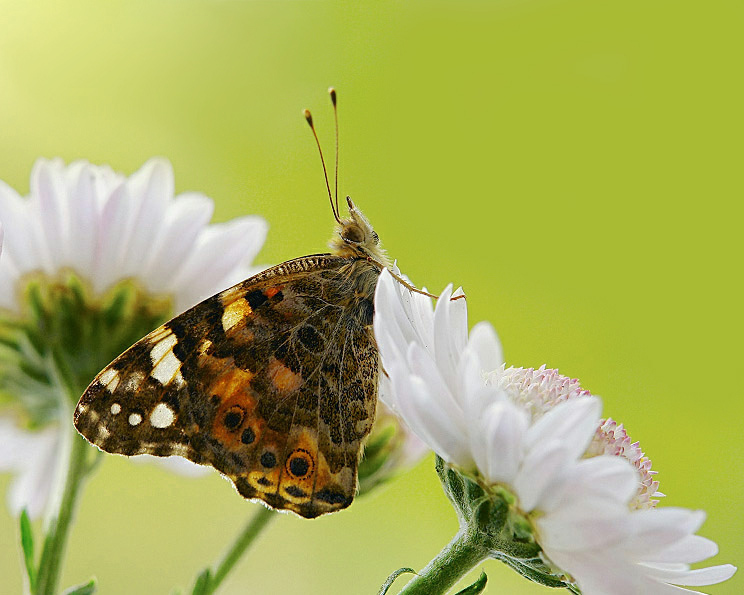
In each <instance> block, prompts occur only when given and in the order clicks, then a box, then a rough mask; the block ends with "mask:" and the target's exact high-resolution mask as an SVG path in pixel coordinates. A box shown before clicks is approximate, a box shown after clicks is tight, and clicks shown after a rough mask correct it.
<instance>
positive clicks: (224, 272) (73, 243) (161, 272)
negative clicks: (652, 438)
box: [0, 158, 268, 517]
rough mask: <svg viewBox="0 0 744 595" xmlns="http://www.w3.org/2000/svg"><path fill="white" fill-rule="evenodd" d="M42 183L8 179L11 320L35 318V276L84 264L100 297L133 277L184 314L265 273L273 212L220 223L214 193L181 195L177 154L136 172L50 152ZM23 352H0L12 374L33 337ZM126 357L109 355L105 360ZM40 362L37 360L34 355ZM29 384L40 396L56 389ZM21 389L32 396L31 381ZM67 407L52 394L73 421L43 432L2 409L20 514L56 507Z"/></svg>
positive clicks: (3, 438)
mask: <svg viewBox="0 0 744 595" xmlns="http://www.w3.org/2000/svg"><path fill="white" fill-rule="evenodd" d="M30 188H31V191H30V195H29V196H28V197H26V198H22V197H21V196H19V194H18V193H17V192H16V191H15V190H13V189H12V188H10V187H9V186H8V185H7V184H5V183H4V182H2V181H0V220H1V221H2V226H0V239H2V234H3V233H4V245H3V252H2V253H1V255H0V312H1V311H4V313H5V315H7V316H9V317H18V316H21V317H22V316H23V312H24V306H25V304H24V303H23V299H24V294H23V289H24V284H25V281H26V279H28V278H30V277H29V276H30V275H36V276H39V275H41V276H43V277H44V278H45V279H49V280H52V281H54V280H58V279H62V277H63V275H64V274H65V273H68V272H73V273H74V274H75V275H76V276H77V277H78V278H80V279H81V280H82V281H83V282H85V283H87V285H88V287H89V289H90V290H91V292H92V298H94V299H95V298H98V297H101V296H103V295H104V294H105V293H106V291H107V290H108V289H110V288H112V287H113V286H115V285H116V284H118V283H119V282H122V281H129V280H131V281H133V282H134V284H135V286H137V287H139V288H141V289H142V291H143V292H144V295H146V296H147V297H151V298H152V299H153V300H158V301H159V302H162V301H163V299H164V298H165V299H166V300H167V301H170V303H172V304H173V312H172V314H174V315H175V314H178V313H180V312H182V311H184V310H186V309H187V308H189V307H190V306H192V305H194V304H196V303H198V302H199V301H200V300H202V299H204V298H206V297H209V296H210V295H213V294H215V293H217V292H218V291H221V290H223V289H225V288H227V287H230V286H231V285H233V284H235V283H236V282H238V281H240V280H242V279H245V278H247V277H249V276H251V275H252V274H254V273H256V272H258V271H259V270H260V267H255V266H254V265H253V264H252V261H253V259H254V257H255V256H256V254H257V253H258V251H259V250H260V249H261V246H262V245H263V242H264V240H265V237H266V233H267V229H268V226H267V224H266V222H265V221H264V219H262V218H260V217H254V216H250V217H241V218H238V219H234V220H232V221H230V222H227V223H218V224H212V225H209V224H208V223H209V220H210V218H211V216H212V211H213V208H214V204H213V202H212V200H211V199H210V198H208V197H206V196H204V195H203V194H200V193H196V192H187V193H183V194H179V195H178V196H174V179H173V170H172V167H171V165H170V163H169V162H168V161H167V160H165V159H158V158H156V159H151V160H150V161H148V162H147V163H145V165H143V166H142V168H140V170H138V171H137V172H135V173H134V174H132V175H131V176H129V177H126V176H124V175H122V174H119V173H116V172H114V171H113V170H112V169H111V168H109V167H108V166H96V165H91V164H90V163H88V162H85V161H77V162H74V163H72V164H70V165H65V164H64V163H63V162H62V161H61V160H59V159H54V160H45V159H40V160H38V161H37V162H36V164H35V165H34V168H33V171H32V173H31V185H30ZM125 324H126V321H125ZM143 334H144V333H143ZM136 338H138V337H133V338H132V341H133V340H134V339H136ZM18 350H19V353H20V352H23V353H20V355H19V354H18V353H12V352H9V351H8V352H5V351H3V352H0V364H5V366H6V371H7V370H8V369H10V368H12V367H13V366H15V367H16V368H18V366H17V362H18V359H19V357H20V358H22V357H24V355H27V354H28V353H29V350H28V349H27V348H25V347H24V343H21V344H20V346H19V347H18ZM31 353H32V355H33V349H32V350H31ZM73 355H76V354H73ZM115 355H116V354H115V353H114V354H110V355H108V356H105V357H106V358H107V359H105V361H100V362H98V366H99V368H98V369H100V368H102V367H103V366H104V365H106V364H107V363H108V362H109V360H110V359H112V358H113V357H114V356H115ZM35 357H36V356H35ZM86 357H87V354H86ZM91 357H94V358H100V357H102V354H101V353H97V354H93V355H92V356H91ZM88 361H90V357H88ZM94 361H95V360H94ZM40 362H41V363H42V364H43V359H39V358H38V357H37V358H36V361H35V362H34V363H35V364H39V363H40ZM0 367H2V366H0ZM1 373H2V370H0V376H1ZM91 379H92V378H91ZM22 380H23V379H22ZM29 385H30V386H33V387H36V389H38V390H35V391H32V392H35V393H36V394H37V395H38V394H40V392H41V391H43V389H44V387H45V386H46V385H43V383H38V382H37V384H36V385H34V384H33V382H32V381H29ZM14 386H15V387H20V388H18V391H19V394H20V392H22V391H23V387H24V386H26V385H24V384H23V382H21V383H20V384H19V383H16V384H15V385H14ZM6 392H8V391H7V387H6ZM10 394H11V396H12V395H13V393H12V390H11V391H10ZM52 394H54V393H52ZM46 399H47V401H48V400H49V397H46ZM67 405H69V404H61V405H60V404H56V403H55V402H52V403H51V405H50V407H51V408H52V410H56V409H58V413H57V417H61V418H64V419H59V420H57V421H56V422H55V423H53V424H50V425H48V426H46V427H44V428H43V429H40V430H29V431H25V430H21V429H19V428H17V427H16V421H15V420H16V417H11V416H9V415H7V414H6V415H5V416H4V417H1V416H0V471H10V472H12V473H14V474H15V475H16V478H15V480H14V482H13V484H12V486H11V489H10V493H9V502H10V506H11V510H12V511H13V512H14V513H18V512H19V511H20V510H21V509H22V508H23V507H27V508H28V509H29V514H30V515H31V516H32V517H34V516H37V515H38V514H39V513H40V512H41V511H42V510H43V508H44V505H45V502H46V501H47V498H48V496H49V492H50V490H51V486H52V484H53V478H54V477H55V476H56V475H57V474H58V473H57V467H58V466H59V464H60V461H62V460H64V457H62V456H59V452H57V451H58V450H59V448H58V446H59V444H60V443H61V439H60V436H59V434H60V433H61V430H62V429H63V428H61V424H62V423H64V424H67V423H71V413H70V411H69V410H68V409H69V407H68V406H67ZM68 418H69V419H68ZM156 460H157V461H158V462H159V463H161V464H162V465H164V466H165V467H167V468H169V469H171V470H174V471H176V472H180V473H185V474H187V475H195V474H201V473H208V472H209V471H208V470H207V469H205V468H203V467H199V466H197V465H194V464H193V463H190V462H189V461H186V460H185V459H183V460H179V461H173V460H171V459H160V458H158V459H156Z"/></svg>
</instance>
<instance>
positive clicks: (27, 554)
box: [21, 508, 36, 593]
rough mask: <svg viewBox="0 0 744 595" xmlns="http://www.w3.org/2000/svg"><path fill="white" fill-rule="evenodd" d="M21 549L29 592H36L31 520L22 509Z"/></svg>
mask: <svg viewBox="0 0 744 595" xmlns="http://www.w3.org/2000/svg"><path fill="white" fill-rule="evenodd" d="M21 547H22V548H23V560H24V561H25V562H26V574H28V583H29V586H30V587H31V592H32V593H33V592H34V591H35V590H36V567H35V566H34V533H33V531H32V529H31V520H30V519H29V518H28V513H27V512H26V509H25V508H24V509H23V511H22V512H21Z"/></svg>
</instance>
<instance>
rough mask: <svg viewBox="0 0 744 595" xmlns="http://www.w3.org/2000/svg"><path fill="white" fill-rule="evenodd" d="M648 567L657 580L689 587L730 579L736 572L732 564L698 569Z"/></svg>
mask: <svg viewBox="0 0 744 595" xmlns="http://www.w3.org/2000/svg"><path fill="white" fill-rule="evenodd" d="M648 569H649V574H650V575H651V576H653V577H654V578H656V579H657V580H660V581H664V582H668V583H672V584H675V585H685V586H688V587H699V586H702V585H713V584H716V583H720V582H723V581H726V580H728V579H730V578H731V577H732V576H733V575H734V573H735V572H736V566H732V565H731V564H722V565H720V566H709V567H707V568H698V569H696V570H664V569H661V568H654V567H652V566H648Z"/></svg>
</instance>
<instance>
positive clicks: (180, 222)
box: [140, 193, 214, 291]
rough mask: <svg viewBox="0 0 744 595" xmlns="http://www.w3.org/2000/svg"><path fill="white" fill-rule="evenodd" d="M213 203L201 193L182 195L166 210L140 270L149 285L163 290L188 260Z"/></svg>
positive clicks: (209, 216)
mask: <svg viewBox="0 0 744 595" xmlns="http://www.w3.org/2000/svg"><path fill="white" fill-rule="evenodd" d="M213 210H214V203H213V202H212V200H211V199H210V198H207V197H206V196H204V195H202V194H197V193H189V194H181V195H179V196H178V197H176V199H175V200H174V201H173V203H172V204H171V205H170V206H169V208H168V210H167V211H166V213H165V218H164V221H163V223H162V225H161V229H160V231H159V233H158V236H157V237H156V238H155V239H154V243H153V246H152V249H151V253H150V255H149V257H148V259H147V261H146V262H145V263H143V265H142V272H141V273H140V274H141V276H142V278H143V279H144V280H145V283H146V285H147V287H149V288H151V289H152V290H154V291H161V290H163V289H164V288H165V287H166V286H167V285H168V284H169V283H170V280H171V279H172V278H173V277H174V276H175V275H176V274H177V272H178V271H179V270H180V269H181V268H182V266H183V265H184V264H185V263H186V262H187V261H188V260H189V255H190V254H191V252H192V251H193V250H194V248H195V245H196V239H197V237H198V236H199V234H200V233H201V232H202V230H203V229H204V228H205V227H206V225H207V224H208V223H209V220H210V219H211V218H212V212H213Z"/></svg>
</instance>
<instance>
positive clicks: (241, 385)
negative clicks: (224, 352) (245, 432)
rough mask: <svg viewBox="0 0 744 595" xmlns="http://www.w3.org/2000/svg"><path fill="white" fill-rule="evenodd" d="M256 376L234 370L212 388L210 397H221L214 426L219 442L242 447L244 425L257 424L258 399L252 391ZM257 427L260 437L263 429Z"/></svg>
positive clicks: (237, 369)
mask: <svg viewBox="0 0 744 595" xmlns="http://www.w3.org/2000/svg"><path fill="white" fill-rule="evenodd" d="M253 377H254V374H253V373H252V372H249V371H246V370H241V369H240V368H231V369H230V370H228V371H226V372H223V373H222V374H220V375H219V376H218V377H217V379H216V380H215V381H214V382H213V383H212V384H211V385H210V386H209V389H208V390H209V394H210V395H215V396H217V397H219V398H220V404H219V407H218V408H217V412H216V413H215V417H214V422H213V424H212V435H213V436H214V437H215V438H217V439H218V440H221V441H223V442H225V443H228V444H236V445H238V444H239V443H240V437H241V433H242V429H243V426H245V425H246V423H248V421H249V420H251V419H253V420H254V421H255V418H254V415H253V414H254V411H255V409H256V400H255V399H254V398H253V395H252V391H251V389H250V382H251V380H252V379H253ZM253 426H255V427H253ZM253 426H252V429H253V431H254V432H255V434H258V433H259V432H260V431H261V428H259V427H258V424H255V423H254V424H253Z"/></svg>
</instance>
